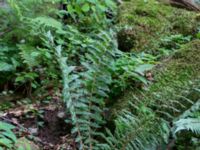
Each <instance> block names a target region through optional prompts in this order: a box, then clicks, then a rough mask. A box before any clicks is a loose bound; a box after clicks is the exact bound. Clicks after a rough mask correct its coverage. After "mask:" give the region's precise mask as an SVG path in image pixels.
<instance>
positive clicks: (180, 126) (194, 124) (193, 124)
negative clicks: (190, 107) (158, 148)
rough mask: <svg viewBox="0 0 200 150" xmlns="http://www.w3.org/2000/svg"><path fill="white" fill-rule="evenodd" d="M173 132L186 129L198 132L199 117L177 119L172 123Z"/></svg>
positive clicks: (199, 129)
mask: <svg viewBox="0 0 200 150" xmlns="http://www.w3.org/2000/svg"><path fill="white" fill-rule="evenodd" d="M174 128H175V129H174V134H176V133H178V132H180V131H182V130H188V131H191V132H193V133H196V134H200V119H199V118H186V119H179V120H178V121H176V122H175V123H174Z"/></svg>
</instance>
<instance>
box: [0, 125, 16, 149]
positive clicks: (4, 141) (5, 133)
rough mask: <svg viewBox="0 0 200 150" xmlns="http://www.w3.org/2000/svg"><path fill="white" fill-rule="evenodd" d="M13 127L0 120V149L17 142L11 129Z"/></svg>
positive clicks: (11, 146) (10, 146) (9, 146)
mask: <svg viewBox="0 0 200 150" xmlns="http://www.w3.org/2000/svg"><path fill="white" fill-rule="evenodd" d="M14 128H15V127H14V126H13V125H10V124H8V123H5V122H2V121H0V149H2V150H3V148H9V149H11V148H13V146H14V144H15V143H16V142H17V138H16V136H15V134H14V133H13V131H12V130H13V129H14Z"/></svg>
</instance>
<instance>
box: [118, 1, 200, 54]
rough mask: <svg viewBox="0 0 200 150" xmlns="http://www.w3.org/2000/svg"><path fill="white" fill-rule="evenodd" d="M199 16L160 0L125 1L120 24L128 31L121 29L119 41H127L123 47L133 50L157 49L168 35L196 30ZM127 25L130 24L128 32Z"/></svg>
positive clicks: (122, 6) (189, 32)
mask: <svg viewBox="0 0 200 150" xmlns="http://www.w3.org/2000/svg"><path fill="white" fill-rule="evenodd" d="M196 16H197V15H196V13H194V12H189V11H187V10H185V9H178V8H174V7H171V6H168V5H165V4H162V3H161V2H159V1H157V0H147V1H144V0H129V1H124V3H123V4H122V5H121V6H120V10H119V16H118V25H119V26H120V27H122V28H124V29H125V30H122V31H125V32H120V34H119V37H121V38H120V40H119V42H121V44H123V43H124V45H123V47H127V46H132V47H130V48H129V50H136V51H141V50H148V51H149V50H153V51H154V50H157V49H158V48H159V46H160V43H161V39H164V38H165V37H168V36H170V35H176V34H183V35H188V34H189V35H190V34H192V33H194V32H195V30H196V28H197V27H198V23H199V22H198V20H197V19H196ZM126 26H128V27H129V29H128V32H127V29H126ZM125 41H128V43H126V42H125ZM127 44H128V45H127ZM122 50H123V49H122Z"/></svg>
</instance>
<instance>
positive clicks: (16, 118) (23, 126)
mask: <svg viewBox="0 0 200 150" xmlns="http://www.w3.org/2000/svg"><path fill="white" fill-rule="evenodd" d="M37 107H38V109H37V110H34V111H29V112H26V111H25V110H24V109H22V108H21V107H20V108H19V110H18V111H16V108H15V110H14V111H11V110H10V111H8V112H7V113H5V114H4V115H3V117H0V120H2V121H6V122H9V123H12V124H13V125H15V126H16V130H15V133H16V135H18V138H22V137H25V138H27V139H30V137H32V136H33V137H34V138H32V139H30V141H33V142H34V144H36V145H37V146H39V147H40V149H42V150H61V149H62V150H75V149H76V148H75V147H76V145H75V144H74V143H75V142H74V139H73V138H72V137H71V134H70V130H71V125H70V124H66V122H65V119H67V118H66V116H65V118H59V117H58V114H59V112H62V111H63V110H62V109H61V108H59V109H58V108H54V107H51V106H50V105H49V107H45V108H43V107H42V106H37ZM40 107H41V108H40ZM20 109H21V111H22V112H21V114H20V113H19V111H20ZM15 112H16V113H15ZM23 112H25V113H23Z"/></svg>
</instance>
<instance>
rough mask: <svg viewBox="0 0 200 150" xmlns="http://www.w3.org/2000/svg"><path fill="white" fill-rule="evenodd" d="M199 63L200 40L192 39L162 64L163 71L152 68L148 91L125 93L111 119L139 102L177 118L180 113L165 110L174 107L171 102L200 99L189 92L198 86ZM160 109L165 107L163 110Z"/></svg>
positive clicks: (199, 76) (199, 78)
mask: <svg viewBox="0 0 200 150" xmlns="http://www.w3.org/2000/svg"><path fill="white" fill-rule="evenodd" d="M199 62H200V40H195V41H192V42H190V43H188V44H186V45H184V47H182V48H181V49H180V50H179V51H178V52H177V53H176V54H175V55H174V56H173V57H172V59H171V60H170V61H169V62H165V63H164V64H163V65H162V68H160V69H155V71H154V75H155V83H154V84H152V85H151V86H150V87H149V88H148V90H146V91H139V92H135V91H134V90H128V91H127V92H126V93H125V94H124V96H123V97H122V98H121V99H119V100H118V103H117V105H115V106H114V107H113V114H114V116H115V115H116V114H118V112H120V110H122V109H124V108H128V106H129V102H130V101H131V102H133V103H139V102H138V100H139V101H141V102H142V103H143V104H145V105H147V106H149V107H151V108H154V104H156V107H157V108H156V110H159V109H161V110H165V112H167V113H170V114H172V116H176V115H179V113H181V112H179V113H178V112H171V110H169V111H168V109H169V108H171V107H172V106H173V107H174V103H173V101H180V105H181V104H184V105H185V103H186V102H185V101H184V100H183V99H182V98H180V96H186V97H187V96H189V98H190V99H194V100H197V98H200V95H196V94H195V97H192V96H191V93H192V91H191V90H192V89H193V88H194V87H199V86H200V84H199V81H200V63H199ZM197 80H198V82H197ZM141 93H142V94H141ZM180 105H179V106H177V107H178V108H177V109H179V110H181V109H182V108H179V107H181V106H180ZM190 105H191V104H190ZM162 106H165V108H163V107H162ZM175 107H176V106H175ZM184 109H187V108H184Z"/></svg>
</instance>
